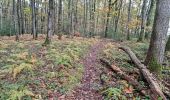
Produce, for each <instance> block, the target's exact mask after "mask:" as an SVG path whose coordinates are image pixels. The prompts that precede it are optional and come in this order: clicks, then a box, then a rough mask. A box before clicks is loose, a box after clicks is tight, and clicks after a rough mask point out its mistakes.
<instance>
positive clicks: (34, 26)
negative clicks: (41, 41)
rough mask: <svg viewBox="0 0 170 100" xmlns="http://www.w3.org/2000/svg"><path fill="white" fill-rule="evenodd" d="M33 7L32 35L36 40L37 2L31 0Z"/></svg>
mask: <svg viewBox="0 0 170 100" xmlns="http://www.w3.org/2000/svg"><path fill="white" fill-rule="evenodd" d="M31 7H32V34H33V39H36V18H35V17H36V16H35V0H31Z"/></svg>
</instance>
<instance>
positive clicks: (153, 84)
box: [119, 47, 167, 100]
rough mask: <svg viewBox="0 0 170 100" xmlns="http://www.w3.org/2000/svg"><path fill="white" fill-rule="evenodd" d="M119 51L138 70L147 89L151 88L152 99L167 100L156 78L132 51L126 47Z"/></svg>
mask: <svg viewBox="0 0 170 100" xmlns="http://www.w3.org/2000/svg"><path fill="white" fill-rule="evenodd" d="M119 49H122V50H123V51H125V52H126V53H127V54H128V55H129V57H130V59H131V60H132V61H133V62H134V64H135V65H136V66H137V67H138V68H139V69H140V71H141V73H142V75H143V77H144V78H145V79H146V80H147V82H148V84H149V87H150V88H151V91H152V97H153V99H154V100H157V99H158V98H159V97H162V98H163V100H167V98H166V97H165V95H164V94H163V92H162V89H161V88H160V86H159V84H158V82H157V80H156V78H155V77H153V75H152V73H150V71H149V70H148V69H147V67H146V66H145V65H144V64H142V63H141V62H140V61H139V59H138V58H137V57H136V55H135V54H134V53H133V52H132V50H131V49H130V48H128V47H119Z"/></svg>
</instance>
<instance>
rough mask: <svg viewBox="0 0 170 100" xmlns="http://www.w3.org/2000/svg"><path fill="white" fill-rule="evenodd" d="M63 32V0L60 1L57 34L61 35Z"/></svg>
mask: <svg viewBox="0 0 170 100" xmlns="http://www.w3.org/2000/svg"><path fill="white" fill-rule="evenodd" d="M61 32H62V0H59V6H58V28H57V34H61Z"/></svg>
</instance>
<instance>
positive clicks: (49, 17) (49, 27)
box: [44, 0, 54, 45]
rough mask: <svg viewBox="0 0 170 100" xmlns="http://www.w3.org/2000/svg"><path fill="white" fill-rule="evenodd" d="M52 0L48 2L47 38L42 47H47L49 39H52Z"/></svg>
mask: <svg viewBox="0 0 170 100" xmlns="http://www.w3.org/2000/svg"><path fill="white" fill-rule="evenodd" d="M53 3H54V0H49V12H48V29H47V30H48V32H47V36H46V40H45V43H44V45H48V44H50V43H51V38H52V35H53V32H54V30H53V25H54V24H53V20H54V17H53V16H54V15H53V14H54V13H53V11H54V4H53Z"/></svg>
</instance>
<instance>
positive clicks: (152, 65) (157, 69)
mask: <svg viewBox="0 0 170 100" xmlns="http://www.w3.org/2000/svg"><path fill="white" fill-rule="evenodd" d="M148 65H149V69H150V71H151V72H154V73H156V74H157V75H158V76H161V71H162V66H161V64H159V63H158V62H157V60H156V59H155V58H154V57H152V58H151V60H150V62H149V64H148Z"/></svg>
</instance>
